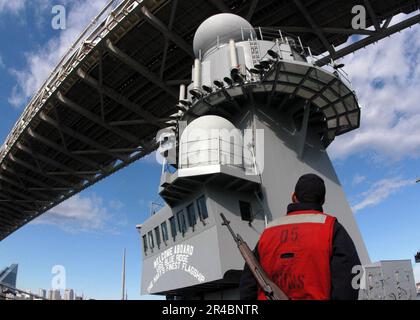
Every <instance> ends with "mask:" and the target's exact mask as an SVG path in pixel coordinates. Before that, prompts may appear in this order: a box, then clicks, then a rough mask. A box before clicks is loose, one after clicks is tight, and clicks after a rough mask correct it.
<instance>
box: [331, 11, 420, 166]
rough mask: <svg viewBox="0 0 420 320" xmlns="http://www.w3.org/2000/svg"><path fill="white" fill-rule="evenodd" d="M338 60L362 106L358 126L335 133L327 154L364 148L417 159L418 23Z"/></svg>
mask: <svg viewBox="0 0 420 320" xmlns="http://www.w3.org/2000/svg"><path fill="white" fill-rule="evenodd" d="M398 19H402V16H399V17H398ZM343 61H344V63H345V64H346V68H345V70H346V72H348V73H349V75H350V77H351V80H352V83H353V88H354V89H355V91H356V93H357V95H358V98H359V102H360V105H361V106H362V117H361V127H360V129H358V130H355V131H353V132H351V133H348V134H346V135H343V136H340V137H337V139H336V141H334V143H333V144H332V145H331V148H330V150H329V152H330V154H331V155H332V157H333V158H336V159H337V158H338V159H344V158H346V157H348V156H350V155H352V154H359V153H363V152H366V151H372V152H374V153H375V154H377V155H379V156H381V157H386V158H388V159H391V160H400V159H402V158H405V157H412V158H417V157H419V156H420V125H419V124H420V90H419V87H420V26H414V27H413V28H411V29H407V30H404V31H403V32H401V33H397V34H395V35H393V36H391V37H390V38H386V39H384V40H382V41H380V42H379V43H378V44H376V45H371V46H369V47H367V48H366V49H362V50H360V51H358V52H356V53H355V54H354V55H350V56H347V57H346V58H344V59H343Z"/></svg>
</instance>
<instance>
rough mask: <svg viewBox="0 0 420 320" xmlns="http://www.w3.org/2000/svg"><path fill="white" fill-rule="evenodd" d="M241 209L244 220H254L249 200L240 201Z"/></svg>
mask: <svg viewBox="0 0 420 320" xmlns="http://www.w3.org/2000/svg"><path fill="white" fill-rule="evenodd" d="M239 210H240V212H241V218H242V220H244V221H252V208H251V204H250V203H249V202H246V201H239Z"/></svg>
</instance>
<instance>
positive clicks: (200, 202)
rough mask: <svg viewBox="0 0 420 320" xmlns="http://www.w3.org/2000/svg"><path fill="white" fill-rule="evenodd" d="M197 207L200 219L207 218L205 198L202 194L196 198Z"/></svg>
mask: <svg viewBox="0 0 420 320" xmlns="http://www.w3.org/2000/svg"><path fill="white" fill-rule="evenodd" d="M197 207H198V215H199V217H200V220H201V221H203V220H204V219H207V218H208V217H209V213H208V212H207V206H206V198H205V197H204V196H201V197H200V198H198V199H197Z"/></svg>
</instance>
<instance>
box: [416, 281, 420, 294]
mask: <svg viewBox="0 0 420 320" xmlns="http://www.w3.org/2000/svg"><path fill="white" fill-rule="evenodd" d="M416 288H417V292H418V293H420V282H419V283H416Z"/></svg>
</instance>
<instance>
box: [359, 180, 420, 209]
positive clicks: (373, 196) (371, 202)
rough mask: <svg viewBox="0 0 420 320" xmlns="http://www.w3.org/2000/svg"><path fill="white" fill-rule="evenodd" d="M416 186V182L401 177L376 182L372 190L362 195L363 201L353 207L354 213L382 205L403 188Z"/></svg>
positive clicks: (371, 187)
mask: <svg viewBox="0 0 420 320" xmlns="http://www.w3.org/2000/svg"><path fill="white" fill-rule="evenodd" d="M413 184H415V181H413V180H408V179H402V178H400V177H395V178H388V179H382V180H379V181H376V182H375V183H373V184H372V185H371V186H370V188H369V189H368V190H367V191H365V192H363V193H362V194H361V196H362V200H361V201H360V202H359V203H357V204H356V205H354V206H353V207H352V210H353V211H354V212H357V211H359V210H362V209H364V208H366V207H372V206H376V205H378V204H380V203H381V202H382V201H384V200H385V199H387V198H388V197H389V196H390V195H392V194H395V193H397V192H398V191H400V190H401V189H402V188H404V187H407V186H409V185H413Z"/></svg>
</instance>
